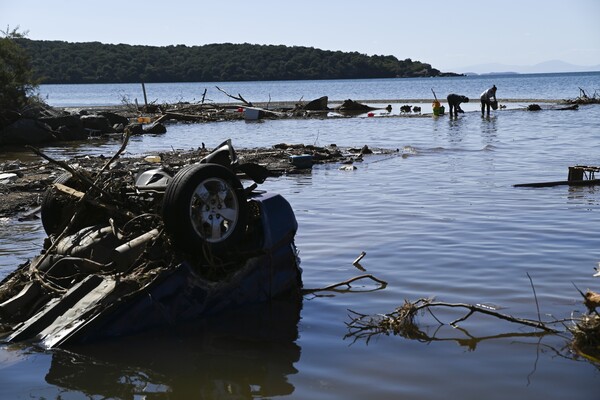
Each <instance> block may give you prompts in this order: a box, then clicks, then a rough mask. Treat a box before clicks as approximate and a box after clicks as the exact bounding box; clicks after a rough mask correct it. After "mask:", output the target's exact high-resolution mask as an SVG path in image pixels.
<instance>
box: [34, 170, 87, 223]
mask: <svg viewBox="0 0 600 400" xmlns="http://www.w3.org/2000/svg"><path fill="white" fill-rule="evenodd" d="M54 183H61V184H63V185H66V186H69V187H71V188H73V189H76V190H82V189H83V184H82V183H81V182H79V180H77V179H76V178H74V177H73V176H72V175H71V174H70V173H64V174H62V175H60V176H59V177H58V178H56V179H55V180H54ZM41 203H42V205H41V211H40V213H41V219H42V226H43V227H44V231H46V234H48V235H53V234H56V233H61V232H62V231H63V229H64V228H65V226H67V224H68V223H69V221H70V220H71V217H72V216H73V213H74V212H75V201H74V200H72V199H68V198H66V196H59V195H58V194H57V193H56V190H55V189H54V187H49V188H48V189H46V191H45V192H44V195H43V196H42V201H41Z"/></svg>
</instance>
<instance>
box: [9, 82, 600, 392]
mask: <svg viewBox="0 0 600 400" xmlns="http://www.w3.org/2000/svg"><path fill="white" fill-rule="evenodd" d="M492 84H496V86H497V87H498V97H499V98H500V99H506V100H509V99H546V100H549V99H564V98H574V97H577V96H578V95H579V87H581V88H583V89H585V90H586V91H587V92H588V93H589V94H593V93H594V90H596V89H599V90H600V73H588V74H550V75H522V76H501V77H468V78H452V79H450V78H442V79H406V80H401V79H397V80H360V81H310V82H266V83H261V82H248V83H231V82H230V83H221V84H217V85H219V86H220V87H221V88H224V89H225V90H227V91H228V92H229V93H235V94H237V93H240V94H242V96H243V97H244V98H246V99H247V100H251V101H268V100H269V95H270V96H271V98H272V100H274V101H275V100H280V101H284V100H286V101H288V100H292V101H293V100H298V99H300V98H301V97H303V98H304V99H305V100H309V99H312V98H316V97H319V96H323V95H328V96H329V97H330V99H336V100H342V99H345V98H352V99H365V100H379V99H429V98H431V96H432V95H431V88H434V90H435V91H436V93H437V95H438V97H442V98H445V96H446V95H447V94H448V93H450V92H457V93H461V94H465V95H467V96H469V97H471V98H474V99H477V98H478V95H479V93H481V92H482V91H483V90H485V89H486V88H487V87H489V86H491V85H492ZM212 86H214V84H212ZM212 86H211V84H206V83H197V84H192V83H186V84H160V85H158V84H157V85H150V84H148V85H146V89H147V90H148V91H149V97H150V98H152V99H154V98H156V99H158V100H159V101H160V102H162V101H174V100H175V101H176V100H183V101H197V100H199V99H200V97H201V95H202V92H203V91H204V88H205V87H206V88H208V92H209V94H208V95H207V96H209V97H211V98H212V100H214V101H218V102H220V101H225V99H223V98H220V97H218V96H217V95H216V93H214V92H215V91H214V90H212V89H211V87H212ZM41 92H42V93H43V94H47V95H48V101H49V103H50V104H53V105H57V106H76V105H92V104H93V105H107V104H118V103H119V102H120V96H121V95H122V94H123V95H127V96H128V97H129V98H130V99H133V98H135V97H137V98H138V100H139V99H141V98H142V97H141V89H140V87H139V86H138V85H73V86H69V85H51V86H42V88H41ZM516 103H517V104H519V105H520V103H519V102H518V101H517V102H516ZM526 104H527V102H524V103H523V105H526ZM541 105H542V108H546V109H545V110H543V111H540V112H527V111H523V110H521V109H517V107H515V106H513V107H509V108H507V109H503V110H499V111H496V112H492V115H491V116H490V117H489V118H482V117H481V115H480V113H479V112H477V111H476V108H477V104H476V103H469V104H468V106H469V107H464V108H466V109H467V111H469V112H467V113H465V114H462V115H460V116H459V118H458V119H455V120H452V119H450V118H449V117H448V116H447V115H446V116H443V117H439V118H434V117H426V118H395V117H384V116H381V115H380V114H379V113H377V115H376V116H375V118H367V117H355V118H330V119H325V120H277V121H265V122H262V123H244V122H221V123H211V124H175V125H169V126H168V127H167V129H168V132H167V134H166V135H163V136H143V137H136V138H134V139H133V140H132V142H131V143H130V144H129V147H128V151H129V154H152V153H156V152H160V151H164V150H170V149H172V148H175V149H189V148H195V147H198V146H200V145H201V143H202V142H204V143H205V144H206V146H207V147H214V146H215V145H217V144H218V143H220V142H221V141H223V140H225V139H227V138H232V140H233V143H234V146H236V147H237V148H254V147H258V146H270V145H273V144H275V143H279V142H287V143H305V144H317V145H328V144H330V143H336V144H337V145H338V146H362V145H364V144H367V145H369V146H370V147H383V148H388V149H398V152H397V153H396V154H394V155H392V156H377V155H376V156H372V157H368V158H366V159H365V161H364V162H363V163H361V164H357V169H356V170H354V171H340V170H339V169H338V167H339V166H338V165H322V166H315V167H314V168H313V170H312V173H311V174H309V175H304V176H289V177H282V178H278V179H271V180H269V181H267V182H265V184H263V185H261V186H262V188H263V189H266V190H269V191H275V192H279V193H281V194H283V195H284V196H285V197H286V198H287V199H288V201H289V202H290V203H291V204H292V207H293V208H294V211H295V213H296V217H297V219H298V222H299V231H298V235H297V239H296V243H297V246H298V248H299V250H300V257H301V259H302V268H303V270H304V274H303V281H304V285H305V287H307V288H316V287H323V286H326V285H329V284H332V283H336V282H339V281H343V280H346V279H349V278H351V277H354V276H357V275H361V274H363V273H364V272H362V271H360V270H358V269H357V268H356V267H354V266H353V265H352V262H353V260H354V259H355V258H356V257H357V256H358V255H359V254H360V252H361V251H365V252H366V256H365V258H364V259H363V260H362V261H361V265H362V266H363V267H364V268H365V269H366V271H367V273H370V274H373V275H374V276H376V277H377V278H379V279H383V280H385V281H387V282H388V285H387V287H386V288H385V289H383V290H374V289H376V288H377V287H378V286H377V285H373V284H371V283H368V282H359V283H357V284H356V285H353V287H352V290H351V291H349V292H343V293H342V292H336V293H332V292H327V293H324V294H322V295H320V296H314V295H311V296H306V297H305V298H304V299H303V301H302V303H301V304H281V305H277V307H273V308H270V309H269V310H264V309H263V310H260V309H259V310H256V312H254V313H249V314H248V315H246V316H245V317H237V318H228V319H227V320H226V321H225V322H224V321H209V322H207V323H206V324H203V325H202V326H185V327H177V328H173V329H170V330H169V331H168V332H158V333H153V334H151V335H143V336H141V337H133V338H125V339H123V340H116V341H114V342H110V343H104V344H96V345H91V346H86V347H84V348H76V349H72V350H70V351H64V350H58V351H51V352H49V351H41V350H38V349H36V348H35V347H28V346H21V345H19V346H16V345H10V346H2V347H0V398H6V399H17V398H23V399H30V398H61V399H78V398H93V399H103V398H128V399H167V398H169V399H192V398H202V399H249V398H290V399H401V398H403V399H427V400H430V399H442V398H452V399H509V398H510V399H561V400H562V399H567V398H568V399H595V398H597V397H598V393H600V366H598V365H597V364H593V363H592V362H590V361H587V360H585V359H584V358H581V357H576V356H575V355H573V354H572V353H571V352H570V351H569V348H568V343H569V338H570V335H569V334H568V333H566V334H564V335H552V336H544V337H535V336H528V335H527V333H530V332H532V330H531V329H528V328H524V327H522V326H519V325H514V324H510V323H508V322H502V321H500V320H498V319H494V318H491V317H486V316H482V315H473V316H471V317H470V318H469V319H468V320H466V321H464V322H462V323H460V324H459V327H460V328H459V329H454V328H451V327H449V326H448V325H444V326H439V325H438V324H437V322H436V320H435V319H433V318H432V317H431V315H429V314H424V315H420V316H419V318H418V323H419V326H420V327H421V328H422V330H423V331H424V332H426V333H427V334H428V335H429V336H431V337H434V338H435V340H434V341H432V342H430V343H422V342H419V341H416V340H409V339H405V338H402V337H398V336H393V335H390V336H376V337H373V338H372V339H371V341H370V342H368V343H366V342H365V341H364V340H357V341H353V340H351V339H344V336H345V335H346V334H347V333H348V330H347V327H346V325H345V323H346V322H349V318H348V314H349V311H348V310H349V309H350V310H354V311H357V312H360V313H364V314H378V313H389V312H392V311H393V310H394V309H395V308H396V307H398V306H400V305H402V303H403V302H404V300H405V299H408V300H413V301H414V300H416V299H418V298H422V297H433V296H434V297H436V298H437V299H438V300H440V301H447V302H464V303H471V304H490V305H494V306H496V307H499V308H500V310H501V311H502V312H504V313H507V314H510V315H513V316H516V317H523V318H531V319H537V310H536V300H535V298H534V295H533V292H532V287H531V283H530V280H529V278H528V276H527V274H529V276H531V280H532V282H533V284H534V286H535V291H536V294H537V302H538V304H539V307H540V312H541V314H542V318H543V319H544V320H546V321H549V320H553V319H562V318H569V317H570V316H571V315H572V313H575V315H576V314H577V313H578V312H583V311H585V308H584V306H583V305H582V304H581V298H580V295H579V294H578V292H577V291H576V290H575V288H574V287H573V284H575V285H577V287H579V288H580V289H582V290H585V289H587V288H590V289H592V290H596V291H600V279H599V278H593V277H592V275H593V273H594V267H595V266H596V265H597V263H598V261H600V235H598V229H599V227H600V191H599V190H598V188H597V187H579V188H569V187H567V186H557V187H551V188H537V189H532V188H515V187H513V185H514V184H516V183H524V182H543V181H555V180H564V179H566V177H567V172H568V167H569V166H571V165H578V164H579V165H581V164H584V165H599V164H600V140H599V135H600V106H598V105H595V106H582V107H580V108H579V110H577V111H558V110H550V109H548V108H549V107H550V105H549V104H547V103H541ZM396 107H397V104H394V108H396ZM425 108H426V109H425ZM425 108H424V111H427V112H430V110H431V105H430V104H426V105H425ZM118 146H119V143H118V142H116V141H103V142H90V143H81V144H78V145H76V146H71V145H69V146H68V147H50V148H47V149H45V150H46V151H47V152H48V153H50V154H52V155H53V156H55V157H59V158H61V157H62V158H69V157H72V156H75V155H82V154H89V153H93V154H100V153H102V154H106V155H111V154H112V153H113V152H114V151H115V150H116V149H117V148H118ZM1 156H2V157H3V158H5V159H6V158H8V159H10V158H11V157H13V158H14V157H16V156H18V155H17V154H15V153H11V154H2V155H1ZM43 237H44V233H43V231H42V229H41V226H40V223H39V222H35V221H34V222H17V221H15V220H3V221H2V220H0V277H4V276H6V275H7V274H8V273H9V272H10V271H11V270H12V269H14V268H15V267H16V266H17V265H18V264H20V263H22V262H24V261H25V260H27V259H29V258H31V257H32V256H34V255H35V254H37V253H38V252H39V249H40V246H41V242H42V240H43ZM462 315H464V314H461V313H456V312H452V313H448V312H442V311H438V312H437V313H436V317H437V318H438V319H440V320H442V321H443V322H446V323H448V322H451V321H452V320H454V319H457V318H459V317H461V316H462ZM225 327H226V328H227V329H225Z"/></svg>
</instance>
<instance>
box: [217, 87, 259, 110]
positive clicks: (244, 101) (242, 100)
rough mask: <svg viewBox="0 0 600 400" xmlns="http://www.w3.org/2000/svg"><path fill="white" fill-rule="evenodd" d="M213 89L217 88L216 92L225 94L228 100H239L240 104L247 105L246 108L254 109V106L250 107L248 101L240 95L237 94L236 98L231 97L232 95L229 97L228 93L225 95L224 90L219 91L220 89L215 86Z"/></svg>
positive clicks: (250, 104)
mask: <svg viewBox="0 0 600 400" xmlns="http://www.w3.org/2000/svg"><path fill="white" fill-rule="evenodd" d="M215 87H216V88H217V90H218V91H219V92H221V93H223V94H225V95H226V96H227V97H230V98H232V99H234V100H239V101H241V102H242V103H244V104H245V105H247V106H248V107H254V106H253V105H252V103H250V102H249V101H246V99H244V98H243V97H242V95H241V94H239V93H238V95H237V97H235V96H233V95H230V94H229V93H227V92H226V91H224V90H223V89H221V88H220V87H218V86H215Z"/></svg>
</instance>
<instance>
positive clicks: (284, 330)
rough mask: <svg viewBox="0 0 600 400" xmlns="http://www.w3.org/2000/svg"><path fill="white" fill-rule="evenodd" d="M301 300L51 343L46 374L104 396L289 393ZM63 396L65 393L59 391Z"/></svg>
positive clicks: (66, 385) (67, 386) (297, 357)
mask: <svg viewBox="0 0 600 400" xmlns="http://www.w3.org/2000/svg"><path fill="white" fill-rule="evenodd" d="M301 308H302V299H301V298H299V299H297V300H294V301H287V300H286V301H283V300H276V301H273V302H271V303H268V304H260V305H253V306H251V307H247V308H244V309H241V310H237V311H235V312H231V313H227V314H224V315H219V316H215V317H212V318H208V319H205V320H202V321H199V322H197V323H193V324H186V325H181V326H174V327H170V328H168V329H164V330H160V331H152V332H147V333H145V334H140V335H135V336H130V337H125V338H120V339H118V340H109V341H106V342H100V343H94V344H91V345H85V346H83V345H81V346H77V347H69V348H68V349H59V350H53V352H52V361H51V366H50V369H49V371H48V373H47V374H46V381H47V383H49V384H51V385H55V386H57V387H60V388H64V389H66V390H67V393H69V392H82V393H85V394H87V395H89V396H98V395H99V396H103V397H107V398H134V397H135V396H148V395H149V396H157V397H152V398H163V397H162V396H164V395H165V394H168V396H169V398H182V399H184V398H185V399H187V398H219V399H221V398H227V399H230V398H231V399H251V398H253V397H255V396H260V397H272V396H284V395H289V394H291V393H293V392H294V386H293V385H292V384H291V383H290V382H289V381H288V376H289V375H293V374H296V373H297V372H298V371H297V370H296V368H295V367H294V364H295V363H297V362H298V361H299V360H300V352H301V349H300V347H299V346H298V344H296V340H297V338H298V322H299V320H300V310H301ZM62 393H63V395H66V394H67V393H65V392H62Z"/></svg>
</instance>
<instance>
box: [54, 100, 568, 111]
mask: <svg viewBox="0 0 600 400" xmlns="http://www.w3.org/2000/svg"><path fill="white" fill-rule="evenodd" d="M353 101H356V102H357V103H363V104H367V105H368V104H404V103H419V104H431V103H433V102H434V101H435V100H434V99H370V100H365V99H358V100H354V99H353ZM439 101H440V103H442V104H444V103H447V101H446V99H445V98H444V99H439ZM567 101H568V99H502V98H499V99H498V103H544V104H564V103H566V102H567ZM300 102H303V103H307V102H308V101H298V100H277V101H271V102H253V103H252V104H253V105H254V106H256V107H262V108H266V107H294V106H295V105H296V104H298V103H300ZM343 102H344V100H329V103H330V104H331V105H333V106H338V105H341V104H342V103H343ZM475 102H477V103H479V99H477V101H475V100H473V101H472V102H471V103H475ZM173 104H177V103H173ZM179 104H189V105H200V104H201V103H200V102H182V103H179ZM204 104H206V105H210V104H214V105H218V106H221V107H234V106H244V103H242V102H239V101H236V102H231V103H208V102H207V103H204ZM48 105H49V106H50V107H53V108H56V109H60V110H65V111H69V112H72V111H77V110H100V111H108V110H126V109H127V108H128V106H127V105H124V104H99V105H94V104H83V105H67V106H64V105H52V104H48ZM330 108H333V107H330Z"/></svg>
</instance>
